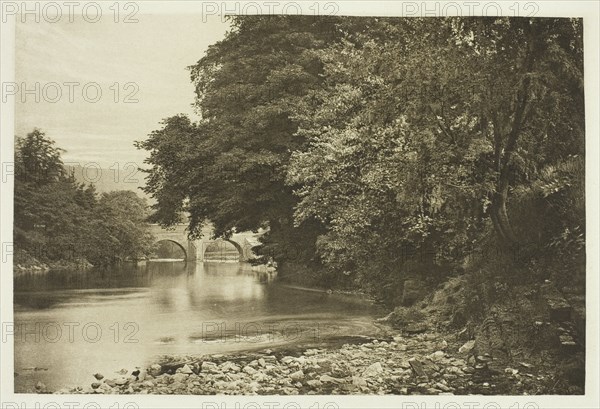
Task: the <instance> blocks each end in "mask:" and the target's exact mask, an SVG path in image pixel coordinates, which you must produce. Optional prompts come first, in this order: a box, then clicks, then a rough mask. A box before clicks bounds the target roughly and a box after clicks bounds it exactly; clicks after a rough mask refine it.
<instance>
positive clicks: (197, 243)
mask: <svg viewBox="0 0 600 409" xmlns="http://www.w3.org/2000/svg"><path fill="white" fill-rule="evenodd" d="M150 232H151V233H152V234H153V235H154V238H155V241H156V242H157V243H158V242H161V241H170V242H173V243H175V244H176V245H178V246H179V247H180V248H181V249H182V250H183V252H184V253H185V259H186V261H204V253H205V252H206V249H207V248H208V246H210V245H211V244H215V243H222V242H225V241H227V242H229V243H231V244H233V245H234V246H235V248H236V249H237V251H238V252H239V253H240V258H239V261H248V260H249V259H250V258H252V256H253V254H252V247H254V246H256V245H258V244H259V241H258V237H260V236H261V235H262V234H264V232H262V231H259V232H258V233H253V232H243V233H235V234H233V235H232V236H231V237H230V238H229V239H216V240H214V239H211V237H212V234H213V227H212V226H211V225H210V224H208V225H206V226H204V227H203V228H202V238H200V239H199V240H189V239H188V231H187V224H184V223H182V224H177V225H175V226H173V227H172V228H169V229H165V228H164V227H162V226H160V225H158V224H151V225H150Z"/></svg>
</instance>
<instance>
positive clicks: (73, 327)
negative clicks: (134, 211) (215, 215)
mask: <svg viewBox="0 0 600 409" xmlns="http://www.w3.org/2000/svg"><path fill="white" fill-rule="evenodd" d="M14 305H15V335H14V346H15V392H28V391H33V390H34V387H35V385H36V384H37V382H42V383H44V384H45V385H46V386H47V388H48V390H50V391H55V390H58V389H61V388H66V387H72V386H81V385H86V384H89V383H90V382H92V381H94V378H93V376H92V374H94V373H96V372H100V373H102V374H104V375H105V376H112V375H114V374H115V372H117V371H119V370H120V369H122V368H125V369H128V370H129V371H131V370H132V369H133V368H135V367H138V366H139V367H142V366H145V365H147V364H149V363H150V362H152V361H153V360H155V359H156V358H157V357H159V356H161V355H205V354H226V353H231V352H240V351H245V350H252V349H267V348H279V347H284V348H287V347H300V346H325V345H331V344H333V343H335V344H340V343H343V342H347V341H351V340H353V339H355V338H356V337H368V336H371V335H374V334H376V333H377V332H378V329H377V327H376V326H375V325H374V324H373V320H374V318H375V317H377V316H378V314H379V313H380V311H379V310H378V309H377V308H376V307H375V306H373V305H372V304H371V303H369V302H367V301H365V300H363V299H361V298H360V297H357V296H348V295H341V294H327V293H325V292H319V291H309V290H302V289H296V288H290V287H287V286H285V285H282V284H280V283H279V282H278V281H277V280H275V279H273V277H272V276H271V275H269V274H265V273H257V272H255V271H252V269H251V267H250V265H249V264H246V263H185V262H182V261H150V262H147V263H144V264H142V265H133V264H123V265H120V266H118V267H115V268H112V269H110V270H90V271H87V272H82V273H61V272H50V273H48V274H39V275H24V276H20V277H17V278H16V279H15V296H14Z"/></svg>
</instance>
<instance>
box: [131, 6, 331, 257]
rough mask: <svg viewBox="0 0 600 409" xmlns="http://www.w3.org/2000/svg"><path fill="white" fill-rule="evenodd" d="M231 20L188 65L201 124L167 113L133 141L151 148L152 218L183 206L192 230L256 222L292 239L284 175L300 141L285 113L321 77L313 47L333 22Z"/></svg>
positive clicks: (172, 218)
mask: <svg viewBox="0 0 600 409" xmlns="http://www.w3.org/2000/svg"><path fill="white" fill-rule="evenodd" d="M231 21H232V31H230V32H229V33H228V34H227V35H226V37H225V39H224V40H222V41H220V42H218V43H216V44H214V45H212V46H211V47H209V49H208V51H207V53H206V55H205V56H204V57H203V58H202V59H200V60H199V61H198V63H197V64H195V65H194V66H192V67H190V71H191V78H192V81H193V83H194V86H195V88H196V93H197V98H196V103H195V106H196V108H197V110H198V112H199V114H200V115H201V116H202V120H201V121H200V122H199V123H192V122H191V121H190V120H189V119H188V118H186V117H184V116H181V115H180V116H175V117H171V118H168V119H166V120H165V121H164V122H163V128H162V129H160V130H158V131H155V132H153V133H152V134H150V136H149V138H148V139H147V140H146V141H141V142H138V143H137V146H138V147H139V148H141V149H146V150H148V151H149V152H150V157H149V158H148V160H147V163H149V164H151V165H152V168H151V169H150V170H149V174H148V178H147V187H146V192H147V193H149V194H151V195H153V197H154V198H156V200H157V202H156V205H154V207H153V209H154V214H153V215H152V220H155V221H159V222H161V223H162V224H164V225H171V224H173V223H175V222H177V221H179V220H180V219H181V213H182V212H184V211H185V212H187V213H188V214H189V216H190V217H189V231H190V233H191V235H192V236H198V235H199V234H200V232H201V227H202V225H203V223H205V222H206V221H210V222H212V223H213V225H214V227H215V234H216V235H217V236H227V235H229V234H231V232H232V231H233V230H234V229H237V230H238V231H244V230H255V229H257V228H259V227H269V228H270V230H271V233H270V234H271V237H272V238H273V237H274V236H278V237H280V238H281V237H287V236H288V235H291V234H294V235H296V236H298V232H299V231H301V229H299V230H294V229H293V222H292V219H293V216H292V214H293V208H294V205H295V203H296V200H297V199H296V198H295V197H294V195H293V193H292V189H291V188H290V187H289V186H287V185H286V184H285V173H286V168H287V163H288V160H289V157H290V154H291V152H292V151H294V150H296V149H300V148H301V146H302V145H303V143H304V140H303V138H301V137H298V136H296V135H295V133H296V130H297V127H298V124H297V122H296V121H294V120H293V118H292V114H293V112H294V109H295V108H294V106H295V105H296V104H297V103H298V102H299V101H301V100H302V98H303V96H304V95H306V94H307V92H308V91H309V90H310V89H313V88H315V87H317V86H318V85H319V83H320V82H321V78H320V76H319V74H320V72H321V65H320V62H319V59H318V58H317V56H316V55H315V53H314V50H315V49H318V48H322V47H324V46H325V44H326V42H325V39H326V38H328V37H329V36H330V32H329V27H330V25H329V23H328V22H325V21H323V20H320V19H315V18H311V17H297V16H296V17H293V16H239V17H233V18H232V20H231ZM278 230H281V232H277V231H278ZM308 230H310V229H307V231H308ZM307 234H310V233H307ZM308 241H309V242H313V243H314V237H313V238H312V239H311V240H308ZM280 250H281V249H280ZM264 251H265V252H271V251H274V250H273V249H271V250H268V249H264ZM280 252H281V251H280Z"/></svg>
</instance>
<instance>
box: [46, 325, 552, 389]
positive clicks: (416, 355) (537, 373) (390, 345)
mask: <svg viewBox="0 0 600 409" xmlns="http://www.w3.org/2000/svg"><path fill="white" fill-rule="evenodd" d="M447 338H448V337H445V336H444V335H442V334H435V333H434V334H432V333H427V334H411V335H408V334H405V335H396V336H393V337H389V338H386V339H378V340H371V341H369V342H366V343H363V344H355V345H348V344H346V345H343V346H341V347H339V348H334V349H306V350H302V351H297V352H296V353H290V352H289V351H287V352H286V351H271V350H263V351H259V352H252V353H245V354H238V355H213V356H206V357H202V358H199V357H163V359H161V360H159V361H158V362H157V363H155V364H153V365H151V366H150V367H148V368H135V369H129V370H128V369H123V370H121V371H120V372H119V374H118V376H106V377H105V376H103V375H102V374H95V375H93V376H92V374H90V381H89V383H88V384H87V385H85V386H83V387H78V388H73V389H63V390H60V391H57V392H56V393H98V394H176V395H187V394H191V395H207V394H225V395H240V394H244V395H298V394H401V395H410V394H418V395H424V394H425V395H453V394H454V395H465V394H490V395H493V394H514V395H518V394H535V393H540V392H547V393H552V392H550V391H547V390H546V388H547V386H546V385H548V384H552V383H554V375H555V374H553V373H551V372H548V370H547V369H544V368H536V366H534V365H531V364H529V363H527V362H518V363H516V364H513V365H512V366H504V364H500V363H499V362H497V360H496V359H494V357H491V356H489V355H482V356H476V355H475V354H474V342H472V341H471V342H467V343H464V344H463V343H453V342H449V341H448V339H447ZM107 375H108V374H107ZM36 389H37V392H41V393H43V392H46V391H45V387H44V385H42V384H38V385H37V388H36ZM554 393H556V392H554Z"/></svg>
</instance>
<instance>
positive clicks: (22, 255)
mask: <svg viewBox="0 0 600 409" xmlns="http://www.w3.org/2000/svg"><path fill="white" fill-rule="evenodd" d="M13 257H14V259H13V272H14V276H15V277H16V276H21V275H27V274H47V273H49V272H50V271H84V270H89V269H90V268H92V267H93V265H92V264H91V263H90V262H88V261H87V260H86V259H84V258H74V259H72V260H58V261H48V262H43V261H41V260H39V259H38V258H36V257H34V256H33V255H31V254H29V253H28V252H26V251H24V250H17V251H16V252H15V254H14V256H13Z"/></svg>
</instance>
